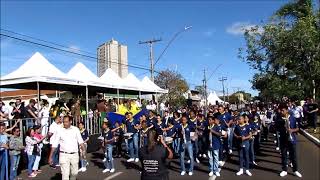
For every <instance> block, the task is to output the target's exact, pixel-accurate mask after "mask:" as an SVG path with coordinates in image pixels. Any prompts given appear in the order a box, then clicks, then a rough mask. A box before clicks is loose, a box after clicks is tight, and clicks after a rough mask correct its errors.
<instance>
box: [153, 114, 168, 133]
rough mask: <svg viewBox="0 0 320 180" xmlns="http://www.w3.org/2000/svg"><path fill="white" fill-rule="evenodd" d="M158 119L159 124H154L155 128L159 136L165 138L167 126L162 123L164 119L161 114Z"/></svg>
mask: <svg viewBox="0 0 320 180" xmlns="http://www.w3.org/2000/svg"><path fill="white" fill-rule="evenodd" d="M156 118H157V122H156V123H155V124H154V128H155V130H156V132H157V134H158V135H160V136H163V130H164V128H166V127H165V124H164V122H163V121H162V118H161V116H160V115H159V114H158V115H157V117H156Z"/></svg>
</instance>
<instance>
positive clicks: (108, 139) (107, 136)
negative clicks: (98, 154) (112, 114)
mask: <svg viewBox="0 0 320 180" xmlns="http://www.w3.org/2000/svg"><path fill="white" fill-rule="evenodd" d="M103 124H104V125H103V126H104V127H106V129H105V131H104V145H105V158H106V161H105V162H104V166H105V169H104V170H103V171H102V173H106V172H111V173H113V172H114V171H115V169H114V163H113V158H112V149H113V144H114V142H115V139H116V137H115V135H114V130H111V123H107V122H104V123H103Z"/></svg>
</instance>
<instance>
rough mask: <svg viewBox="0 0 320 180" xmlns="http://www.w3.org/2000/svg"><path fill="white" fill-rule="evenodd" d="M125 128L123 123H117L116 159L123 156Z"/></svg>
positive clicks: (115, 133)
mask: <svg viewBox="0 0 320 180" xmlns="http://www.w3.org/2000/svg"><path fill="white" fill-rule="evenodd" d="M123 127H124V125H123V124H122V123H119V122H116V123H115V129H116V130H115V132H114V135H115V136H116V142H115V145H116V157H118V158H120V157H121V156H122V142H123V139H124V137H123V134H124V132H123Z"/></svg>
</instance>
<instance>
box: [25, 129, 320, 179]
mask: <svg viewBox="0 0 320 180" xmlns="http://www.w3.org/2000/svg"><path fill="white" fill-rule="evenodd" d="M261 150H262V151H261V152H262V153H261V155H259V156H257V157H256V162H257V163H258V166H256V167H253V169H251V173H252V174H253V175H252V177H249V176H247V175H242V176H236V174H235V173H236V172H237V171H238V170H239V169H238V168H239V165H238V164H239V159H238V156H237V154H238V153H237V152H233V155H231V156H230V158H228V160H227V161H226V163H225V164H224V166H223V167H222V170H221V176H220V177H211V178H209V176H208V173H209V171H208V160H206V159H204V160H202V162H201V163H200V164H195V165H196V166H195V171H194V174H193V176H188V175H187V174H186V175H185V176H180V169H179V160H178V159H174V160H172V161H171V162H169V169H170V175H169V176H170V179H176V180H180V179H181V180H188V179H197V180H200V179H209V180H210V179H211V180H214V179H239V180H241V179H243V180H244V179H259V180H264V179H266V180H276V179H290V180H294V179H299V178H297V177H295V176H293V173H292V170H291V169H290V168H289V171H288V175H287V176H286V177H284V178H281V177H280V176H279V173H280V172H281V159H280V154H279V152H277V151H276V150H275V145H274V143H273V142H271V141H270V142H264V143H262V147H261ZM297 151H298V168H299V171H300V173H301V174H302V179H305V180H319V179H320V171H319V170H320V148H318V147H317V146H316V145H314V144H313V143H311V142H310V141H309V140H307V139H306V138H305V137H303V136H302V135H300V136H299V137H298V146H297ZM88 157H89V158H90V160H89V166H88V169H87V171H86V172H81V173H79V174H78V180H110V179H115V180H136V179H137V180H138V179H140V173H139V169H140V163H127V162H126V159H124V158H115V168H116V171H115V172H114V173H106V174H103V173H102V170H103V168H104V167H103V163H102V159H103V154H102V151H98V152H93V153H91V154H89V155H88ZM41 169H42V173H41V174H38V176H37V177H36V178H33V179H35V180H38V179H39V180H43V179H52V180H56V179H61V174H60V171H59V169H56V170H53V169H51V168H50V167H48V166H43V167H42V168H41ZM19 177H22V178H23V179H28V178H27V175H26V171H23V172H22V174H21V175H20V176H19Z"/></svg>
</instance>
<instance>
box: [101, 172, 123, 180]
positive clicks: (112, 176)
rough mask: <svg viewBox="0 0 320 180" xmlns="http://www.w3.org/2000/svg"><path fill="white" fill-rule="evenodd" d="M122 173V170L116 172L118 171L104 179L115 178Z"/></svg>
mask: <svg viewBox="0 0 320 180" xmlns="http://www.w3.org/2000/svg"><path fill="white" fill-rule="evenodd" d="M120 174H122V172H116V173H114V174H112V175H111V176H108V177H106V178H105V179H104V180H110V179H113V178H115V177H117V176H119V175H120Z"/></svg>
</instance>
